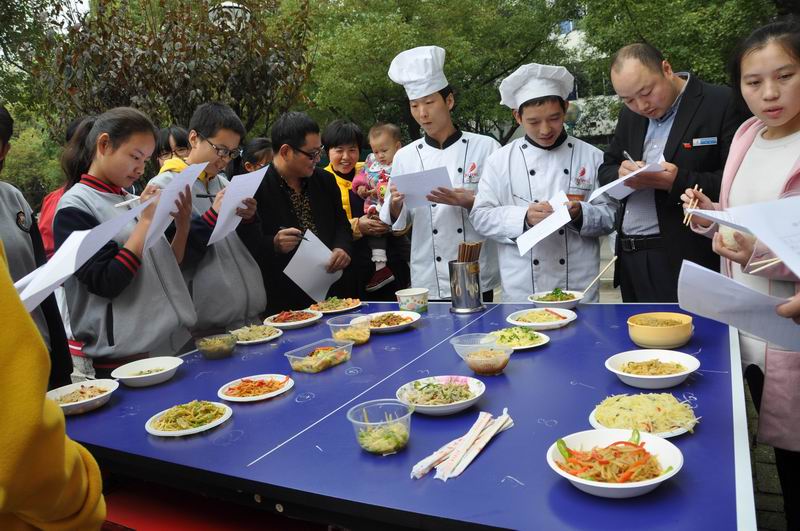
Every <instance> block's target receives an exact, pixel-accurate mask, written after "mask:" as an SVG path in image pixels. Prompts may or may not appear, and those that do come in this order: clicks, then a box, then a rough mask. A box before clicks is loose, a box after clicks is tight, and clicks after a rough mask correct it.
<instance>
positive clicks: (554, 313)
mask: <svg viewBox="0 0 800 531" xmlns="http://www.w3.org/2000/svg"><path fill="white" fill-rule="evenodd" d="M544 311H546V312H547V313H552V314H553V315H555V316H556V317H558V318H559V319H561V320H564V319H566V317H564V316H563V315H561V314H560V313H558V312H554V311H553V310H551V309H550V308H545V309H544Z"/></svg>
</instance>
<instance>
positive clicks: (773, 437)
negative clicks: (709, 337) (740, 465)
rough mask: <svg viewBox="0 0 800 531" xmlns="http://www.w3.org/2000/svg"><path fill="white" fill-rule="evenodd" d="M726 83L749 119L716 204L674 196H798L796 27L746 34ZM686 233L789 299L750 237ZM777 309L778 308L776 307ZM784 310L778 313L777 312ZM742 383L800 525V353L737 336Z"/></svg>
mask: <svg viewBox="0 0 800 531" xmlns="http://www.w3.org/2000/svg"><path fill="white" fill-rule="evenodd" d="M730 69H731V82H732V83H731V84H732V85H733V86H734V87H735V90H736V91H737V93H739V94H740V95H741V96H742V97H743V98H744V101H745V102H746V103H747V106H748V107H749V108H750V110H751V111H752V113H753V114H754V117H753V118H751V119H749V120H747V121H746V122H745V123H744V124H742V126H741V127H740V128H739V130H738V131H737V132H736V136H735V138H734V140H733V144H732V145H731V150H730V155H729V156H728V162H727V164H726V165H725V172H724V173H723V177H722V191H721V192H720V201H719V203H714V202H712V200H711V198H709V197H708V196H707V195H706V194H704V193H699V192H696V191H693V190H691V189H687V190H686V192H685V193H684V195H683V196H682V199H683V201H684V206H686V205H687V204H688V203H689V201H690V200H692V199H697V200H698V201H699V203H698V208H701V209H706V210H707V209H726V208H728V207H736V206H740V205H746V204H750V203H756V202H761V201H770V200H774V199H777V198H778V197H785V196H787V195H794V194H798V193H800V23H798V22H797V20H794V19H789V20H784V21H778V22H774V23H772V24H768V25H767V26H764V27H762V28H760V29H757V30H756V31H754V32H753V33H752V34H751V35H750V36H749V37H748V38H747V39H745V40H744V41H743V42H742V44H740V46H739V48H738V49H737V50H736V52H735V53H734V56H733V58H732V60H731V63H730ZM692 219H693V223H692V228H693V229H694V230H695V231H696V232H698V233H700V234H705V235H706V236H709V237H713V246H714V250H715V251H716V252H717V253H718V254H719V255H720V256H722V271H723V273H725V274H726V275H728V276H730V277H732V278H733V279H735V280H737V281H739V282H740V283H742V284H745V285H746V286H749V287H750V288H752V289H754V290H758V291H761V292H763V293H766V294H769V295H773V296H777V297H783V298H789V297H792V296H794V295H795V294H796V293H797V292H799V291H800V278H798V277H797V276H796V275H794V274H793V273H792V272H791V271H790V270H789V269H788V268H787V267H786V266H785V265H783V264H777V265H773V266H771V267H768V268H765V269H762V270H760V271H756V269H758V267H756V266H753V265H752V263H753V262H759V261H761V260H763V259H765V258H771V257H772V256H773V254H772V252H771V251H770V250H769V249H767V248H765V246H764V245H763V244H760V243H758V242H757V241H756V240H755V239H754V238H753V237H752V236H749V235H743V234H741V233H738V232H737V233H735V234H733V237H732V238H731V237H728V238H723V235H722V233H721V231H720V230H719V229H718V226H717V225H716V224H713V223H711V222H710V221H709V220H706V219H703V218H701V217H699V216H694V217H693V218H692ZM779 308H784V306H780V307H779ZM784 311H785V308H784ZM739 348H740V350H741V354H742V365H743V368H744V370H745V373H744V374H745V378H746V379H747V382H748V385H749V386H750V390H751V393H752V395H753V399H754V401H755V403H756V407H757V408H759V406H760V408H759V420H758V438H759V441H761V442H763V443H765V444H770V445H772V446H774V447H775V461H776V464H777V468H778V476H779V477H780V480H781V488H782V489H783V496H784V500H785V502H786V503H785V508H786V518H787V522H788V529H799V528H800V508H799V507H798V506H797V503H796V501H797V500H798V499H800V476H798V472H800V430H799V429H798V427H800V352H789V351H786V350H784V349H782V348H781V347H779V346H777V345H773V344H770V343H768V342H766V341H764V340H762V339H760V338H758V337H756V336H753V335H752V334H747V333H745V332H741V331H740V332H739Z"/></svg>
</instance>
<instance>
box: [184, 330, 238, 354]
mask: <svg viewBox="0 0 800 531" xmlns="http://www.w3.org/2000/svg"><path fill="white" fill-rule="evenodd" d="M194 345H195V346H196V347H197V350H199V351H200V353H201V354H202V355H203V357H204V358H205V359H207V360H219V359H222V358H228V357H230V356H231V355H232V354H233V349H235V348H236V336H235V335H233V334H217V335H214V336H206V337H201V338H197V339H195V340H194Z"/></svg>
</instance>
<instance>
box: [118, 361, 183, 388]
mask: <svg viewBox="0 0 800 531" xmlns="http://www.w3.org/2000/svg"><path fill="white" fill-rule="evenodd" d="M182 364H183V358H179V357H177V356H159V357H157V358H147V359H143V360H137V361H132V362H130V363H126V364H125V365H122V366H121V367H117V368H116V369H114V372H112V373H111V377H112V378H116V379H117V380H119V381H120V382H122V383H124V384H125V385H127V386H128V387H147V386H150V385H156V384H160V383H162V382H166V381H167V380H169V379H170V378H172V377H173V376H175V373H176V372H177V370H178V367H180V366H181V365H182ZM149 369H164V370H162V371H160V372H156V373H153V374H143V375H140V376H137V375H136V373H138V372H141V371H146V370H149Z"/></svg>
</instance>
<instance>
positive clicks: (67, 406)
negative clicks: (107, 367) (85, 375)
mask: <svg viewBox="0 0 800 531" xmlns="http://www.w3.org/2000/svg"><path fill="white" fill-rule="evenodd" d="M117 387H119V383H117V381H116V380H89V381H86V382H78V383H73V384H69V385H65V386H63V387H59V388H57V389H53V390H52V391H48V392H47V398H49V399H50V400H54V401H55V402H56V403H57V404H58V405H59V406H61V411H62V412H63V413H64V414H65V415H77V414H80V413H86V412H87V411H91V410H93V409H97V408H99V407H100V406H102V405H103V404H105V403H106V402H108V401H109V400H110V399H111V393H113V392H114V391H116V389H117Z"/></svg>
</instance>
